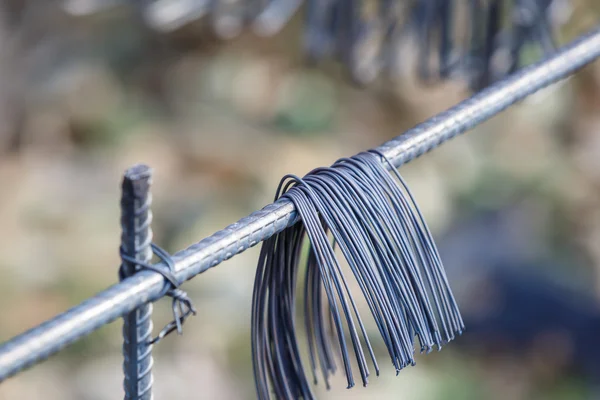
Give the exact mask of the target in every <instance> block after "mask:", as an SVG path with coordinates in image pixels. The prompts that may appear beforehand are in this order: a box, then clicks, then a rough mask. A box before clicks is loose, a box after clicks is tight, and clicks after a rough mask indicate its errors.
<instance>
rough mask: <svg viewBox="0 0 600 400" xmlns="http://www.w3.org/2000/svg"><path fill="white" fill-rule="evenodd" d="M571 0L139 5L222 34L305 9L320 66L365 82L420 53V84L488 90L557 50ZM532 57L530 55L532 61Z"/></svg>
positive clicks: (173, 0)
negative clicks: (327, 64)
mask: <svg viewBox="0 0 600 400" xmlns="http://www.w3.org/2000/svg"><path fill="white" fill-rule="evenodd" d="M567 1H568V0H149V1H144V2H137V4H139V5H140V6H141V7H142V9H143V14H144V16H145V19H146V21H147V22H148V23H149V24H150V25H151V26H153V27H154V28H156V29H158V30H161V31H171V30H176V29H178V28H181V27H182V26H185V25H187V24H190V23H191V22H193V21H197V20H200V19H202V18H203V17H208V18H209V20H210V21H211V24H212V26H213V28H214V30H215V32H217V34H219V35H220V36H222V37H226V38H229V37H233V36H235V35H237V34H238V33H240V32H241V31H242V30H243V27H244V26H246V25H249V26H251V27H252V30H253V31H254V32H255V33H257V34H259V35H263V36H268V35H273V34H275V33H277V32H279V31H280V30H281V29H282V28H283V27H284V26H285V25H286V24H287V23H288V22H289V21H290V20H291V19H292V18H293V17H294V15H296V14H297V12H298V11H299V10H301V9H304V25H305V27H304V34H303V43H304V49H305V52H306V53H307V55H308V58H309V59H310V60H312V61H314V62H317V61H321V60H325V59H336V60H338V61H340V62H342V63H343V64H344V65H345V66H346V67H347V70H348V71H349V72H350V76H351V77H352V78H353V79H354V80H355V81H356V82H358V83H367V82H370V81H372V80H374V79H376V78H377V77H378V76H381V75H390V74H394V73H395V71H397V70H398V69H399V63H406V59H407V57H406V54H403V51H406V45H405V44H406V43H407V42H408V43H412V44H413V47H415V48H416V52H417V59H418V61H417V69H418V75H419V77H420V78H421V79H424V80H426V81H431V80H436V79H447V78H454V79H462V80H465V81H466V82H467V83H468V84H469V85H470V86H471V87H472V88H473V89H481V88H483V87H485V86H487V85H489V84H490V83H492V82H494V81H497V80H499V79H501V78H503V77H505V76H506V75H508V74H510V73H512V72H514V71H515V70H516V69H517V68H518V67H519V66H521V65H522V64H523V63H524V62H525V60H526V58H528V56H529V53H531V52H532V51H533V52H535V51H536V50H537V51H538V53H541V55H542V56H545V55H548V54H549V53H550V52H552V51H553V50H554V43H555V41H554V28H555V27H556V26H557V25H559V24H560V19H561V18H560V17H561V15H563V14H564V13H565V12H564V10H565V8H564V7H561V6H562V5H564V3H565V2H567ZM529 58H530V57H529Z"/></svg>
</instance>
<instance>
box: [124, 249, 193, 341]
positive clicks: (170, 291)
mask: <svg viewBox="0 0 600 400" xmlns="http://www.w3.org/2000/svg"><path fill="white" fill-rule="evenodd" d="M150 246H151V248H152V253H154V255H156V256H157V257H158V258H160V259H161V260H162V261H164V262H165V264H167V266H168V267H169V269H168V270H166V269H163V268H158V267H156V266H154V265H152V264H149V263H146V262H143V261H140V260H137V259H135V258H134V257H131V256H129V255H127V254H125V250H124V249H123V247H121V248H120V249H119V252H120V255H121V259H122V260H123V261H127V262H129V263H131V264H134V265H136V266H139V267H141V268H144V269H147V270H150V271H153V272H156V273H158V274H160V275H162V276H163V277H164V278H165V280H166V281H167V282H168V283H169V284H168V285H167V287H166V290H165V292H164V293H163V295H162V296H169V297H171V298H172V299H173V302H172V305H171V307H172V310H173V321H171V322H169V323H168V324H166V325H165V326H164V328H163V329H162V330H161V331H160V332H159V333H158V335H157V336H156V337H155V338H153V339H151V340H150V341H148V345H152V344H156V343H158V342H160V341H161V340H162V339H164V338H165V337H166V336H167V335H168V334H170V333H171V332H173V331H175V330H176V331H177V333H178V334H179V335H182V334H183V323H184V322H185V320H186V319H187V318H188V317H189V316H191V315H196V308H195V307H194V304H193V303H192V300H191V299H190V298H189V296H188V294H187V293H186V292H185V291H184V290H182V289H180V288H179V286H180V283H179V281H178V280H177V278H176V277H175V275H174V272H175V261H173V258H172V257H171V255H170V254H169V253H168V252H167V251H165V250H164V249H162V248H160V247H159V246H158V245H156V244H154V243H151V244H150ZM124 277H125V274H124V271H123V264H121V267H120V268H119V278H120V279H121V280H122V279H124ZM162 296H161V297H162Z"/></svg>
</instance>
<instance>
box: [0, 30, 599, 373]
mask: <svg viewBox="0 0 600 400" xmlns="http://www.w3.org/2000/svg"><path fill="white" fill-rule="evenodd" d="M599 56H600V30H599V29H598V28H596V29H595V30H594V31H592V32H590V33H588V34H587V35H584V36H582V37H581V38H579V39H577V40H576V41H574V42H573V43H571V44H570V45H568V46H566V47H564V48H562V49H561V50H560V51H558V52H557V53H556V54H554V55H553V56H551V57H549V58H548V59H546V60H544V61H541V62H539V63H536V64H534V65H532V66H530V67H527V68H525V69H523V70H521V71H519V72H518V73H516V74H514V75H512V76H510V77H508V78H507V79H505V80H503V81H501V82H498V83H496V84H494V85H492V86H490V87H489V88H487V89H486V90H483V91H482V92H480V93H478V94H476V95H475V96H473V97H471V98H469V99H467V100H465V101H463V102H462V103H460V104H458V105H457V106H455V107H453V108H451V109H449V110H448V111H445V112H443V113H441V114H439V115H437V116H435V117H433V118H431V119H429V120H428V121H426V122H425V123H423V124H420V125H418V126H416V127H415V128H413V129H411V130H409V131H408V132H406V133H405V134H403V135H401V136H398V137H396V138H395V139H392V140H390V141H389V142H386V143H385V144H383V145H382V146H380V147H379V148H378V149H377V150H379V151H381V152H382V153H384V154H385V155H386V156H387V157H388V158H389V159H390V160H391V161H392V163H393V164H394V165H395V166H396V167H399V166H400V165H402V164H404V163H407V162H408V161H410V160H412V159H414V158H416V157H418V156H420V155H422V154H424V153H426V152H428V151H429V150H431V149H433V148H435V147H437V146H438V145H440V144H441V143H443V142H445V141H446V140H448V139H451V138H453V137H454V136H456V135H458V134H461V133H464V132H465V131H467V130H469V129H471V128H473V127H474V126H476V125H478V124H480V123H481V122H484V121H486V120H487V119H489V118H491V117H492V116H494V115H495V114H498V113H499V112H501V111H502V110H504V109H506V108H507V107H509V106H510V105H512V104H514V103H516V102H518V101H520V100H522V99H524V98H525V97H527V96H529V95H531V94H533V93H534V92H536V91H538V90H540V89H542V88H544V87H546V86H548V85H550V84H552V83H554V82H557V81H559V80H561V79H564V78H565V77H567V76H569V75H570V74H572V73H573V72H575V71H576V70H578V69H579V68H581V67H583V66H584V65H586V64H588V63H590V62H591V61H593V60H594V59H596V58H598V57H599ZM296 218H297V216H296V212H295V210H294V206H293V205H292V204H291V203H290V202H289V201H285V200H279V201H276V202H275V203H272V204H270V205H268V206H266V207H265V208H263V209H262V210H260V211H257V212H255V213H252V214H251V215H249V216H247V217H245V218H242V219H241V220H239V221H238V222H236V223H234V224H233V225H230V226H228V227H227V228H225V229H223V230H221V231H219V232H217V233H215V234H214V235H212V236H210V237H208V238H206V239H203V240H202V241H200V242H198V243H196V244H194V245H192V246H190V247H188V248H187V249H185V250H183V251H180V252H179V253H177V254H175V255H174V257H173V258H174V260H175V262H176V276H177V278H178V279H179V280H180V281H185V280H188V279H191V278H192V277H194V276H196V275H198V274H200V273H202V272H204V271H206V270H207V269H209V268H211V267H214V266H215V265H217V264H220V263H221V262H223V261H225V260H227V259H229V258H231V257H233V256H234V255H236V254H238V253H241V252H242V251H244V250H246V249H247V248H249V247H251V246H254V245H256V244H257V243H259V242H261V241H263V240H266V239H268V238H269V237H271V236H272V235H274V234H275V233H278V232H280V231H282V230H283V229H285V228H286V227H288V226H290V225H292V224H293V223H295V222H296ZM162 267H164V268H166V266H165V265H162ZM165 285H166V282H165V280H164V278H163V277H162V276H161V275H159V274H157V273H154V272H149V271H141V272H138V273H137V274H135V275H134V276H132V277H130V278H127V279H125V280H124V281H122V282H120V283H117V284H115V285H113V286H111V287H110V288H108V289H106V290H105V291H103V292H101V293H99V294H97V295H96V296H94V297H92V298H90V299H88V300H86V301H84V302H82V303H81V304H79V305H77V306H75V307H73V308H71V309H70V310H68V311H66V312H64V313H62V314H60V315H58V316H56V317H54V318H52V319H50V320H48V321H46V322H44V323H42V324H41V325H38V326H37V327H34V328H32V329H30V330H28V331H27V332H25V333H23V334H21V335H19V336H16V337H15V338H13V339H11V340H9V341H7V342H5V343H4V344H2V346H0V381H2V380H4V379H6V378H7V377H10V376H12V375H14V374H16V373H17V372H19V371H20V370H22V369H24V368H26V367H28V366H30V365H32V364H34V363H36V362H39V361H41V360H43V359H45V358H46V357H48V356H50V355H52V354H54V353H56V352H57V351H59V350H60V349H61V348H63V347H64V346H66V345H68V344H70V343H73V342H74V341H76V340H77V339H79V338H81V337H82V336H84V335H87V334H89V333H91V332H92V331H94V330H96V329H98V328H99V327H101V326H102V325H104V324H107V323H109V322H112V321H114V320H115V319H117V318H119V317H121V316H123V315H125V314H127V313H128V312H130V311H132V310H133V309H135V308H137V307H139V306H140V305H143V304H145V303H147V302H150V301H155V300H157V299H158V298H159V297H160V296H161V294H162V293H164V290H163V289H164V286H165Z"/></svg>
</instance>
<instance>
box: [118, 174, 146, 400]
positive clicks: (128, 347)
mask: <svg viewBox="0 0 600 400" xmlns="http://www.w3.org/2000/svg"><path fill="white" fill-rule="evenodd" d="M151 184H152V170H151V169H150V168H149V167H148V166H146V165H142V164H138V165H135V166H133V167H131V168H129V169H128V170H127V171H126V172H125V176H124V177H123V185H122V197H121V254H123V255H124V256H128V257H129V258H133V259H135V260H139V261H141V262H150V260H152V249H151V247H150V244H151V243H152V229H151V227H150V224H151V223H152V211H151V210H150V205H151V204H152V195H151V193H150V186H151ZM139 271H140V267H139V265H136V264H134V263H132V262H129V261H127V260H125V259H123V260H122V264H121V270H120V273H119V278H120V279H121V280H123V279H127V278H128V277H130V276H133V275H134V274H136V273H137V272H139ZM151 339H152V303H146V304H143V305H141V306H139V307H138V308H136V309H135V310H133V311H131V312H130V313H128V314H127V315H125V316H124V317H123V373H124V374H125V379H124V381H123V388H124V390H125V400H152V398H153V397H152V380H153V378H152V364H153V360H152V345H151V344H150V343H149V341H150V340H151Z"/></svg>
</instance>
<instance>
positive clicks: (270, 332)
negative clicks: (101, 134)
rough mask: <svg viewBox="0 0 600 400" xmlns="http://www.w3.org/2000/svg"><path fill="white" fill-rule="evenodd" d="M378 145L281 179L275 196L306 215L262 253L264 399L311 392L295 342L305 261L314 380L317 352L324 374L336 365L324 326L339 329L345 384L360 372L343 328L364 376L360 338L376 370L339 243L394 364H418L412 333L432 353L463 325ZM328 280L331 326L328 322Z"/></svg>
mask: <svg viewBox="0 0 600 400" xmlns="http://www.w3.org/2000/svg"><path fill="white" fill-rule="evenodd" d="M376 153H377V152H375V153H373V152H367V153H361V154H359V155H356V156H354V157H351V158H343V159H340V160H338V161H337V162H336V163H335V164H334V165H333V166H332V167H329V168H317V169H315V170H313V171H312V172H311V173H309V174H308V175H306V176H305V177H304V178H302V179H301V178H298V177H296V176H294V175H288V176H285V177H284V178H283V180H282V181H281V183H280V185H279V188H278V190H277V194H276V198H279V197H283V198H289V199H290V200H291V201H292V202H293V203H294V205H295V207H296V209H297V210H298V213H299V215H300V221H301V223H300V224H297V225H294V226H291V227H289V228H287V229H285V230H284V231H283V232H280V233H278V234H277V235H276V236H274V237H272V238H271V239H269V240H268V241H266V242H265V243H264V244H263V247H262V249H261V255H260V257H259V263H258V267H257V275H256V281H255V286H254V291H253V296H252V318H251V331H252V334H251V341H252V349H253V350H252V356H253V365H254V371H255V382H256V391H257V395H258V398H259V399H261V400H268V399H269V398H270V396H271V395H270V393H271V391H272V392H274V396H275V398H277V399H289V400H292V399H297V398H304V399H312V398H314V395H313V393H312V392H311V390H310V387H309V383H308V379H307V375H306V373H305V371H304V369H303V361H302V356H301V354H300V352H299V350H298V349H299V346H298V343H297V333H296V331H297V329H296V328H297V327H296V324H295V320H296V317H295V314H296V307H295V304H296V298H297V296H296V291H297V286H298V284H299V283H298V275H299V274H300V271H301V264H303V263H305V264H306V265H305V268H306V271H307V272H306V273H305V276H306V277H307V278H306V280H305V281H304V282H303V283H301V284H303V285H304V290H303V293H304V310H305V315H304V321H305V329H306V332H307V333H308V337H307V338H308V348H309V356H308V358H309V361H310V365H311V370H312V377H313V381H315V380H316V376H317V373H316V369H317V366H316V365H317V364H316V360H317V359H318V360H319V361H320V367H321V372H322V373H323V375H324V378H325V381H326V382H327V378H328V376H329V375H330V374H331V373H333V372H332V368H331V366H330V365H329V364H328V363H327V361H326V360H327V359H329V358H330V357H331V349H330V347H331V345H330V343H326V344H324V343H323V339H324V338H325V337H326V336H328V334H333V337H334V338H335V339H334V340H336V346H335V347H336V348H337V347H339V352H340V354H341V358H342V363H343V366H344V369H343V370H344V373H345V375H346V378H347V381H348V388H351V387H353V386H354V384H355V382H354V377H353V372H352V368H351V364H350V358H351V355H350V351H349V349H348V342H347V338H346V336H347V335H348V336H349V339H350V343H351V344H352V350H353V353H354V355H355V358H356V362H357V365H358V368H359V372H360V376H361V380H362V383H363V386H366V385H367V383H368V377H369V375H370V372H369V367H368V362H367V357H366V355H365V354H366V352H365V350H364V348H363V346H366V348H367V352H368V353H369V356H370V359H371V362H372V363H373V365H374V367H375V371H376V373H377V375H379V366H378V363H377V360H376V358H375V354H374V351H373V348H372V345H371V342H370V339H369V336H368V334H367V330H366V328H365V324H364V323H363V320H362V317H361V315H360V313H359V311H358V307H357V303H356V301H355V297H354V295H353V294H352V291H351V290H350V287H349V278H347V277H346V275H345V273H344V269H345V268H341V266H340V264H339V262H338V260H337V257H336V255H335V251H334V245H337V246H339V248H340V249H341V252H342V254H343V256H344V258H345V259H346V261H347V263H348V266H349V269H350V271H351V272H352V275H353V276H354V278H355V279H356V282H357V283H358V285H359V287H360V290H361V292H362V294H363V296H364V298H365V301H366V303H367V305H368V306H369V309H370V311H371V315H372V316H373V319H374V322H375V324H376V326H377V328H378V330H379V332H380V334H381V336H382V339H383V342H384V344H385V345H386V347H387V349H388V352H389V354H390V356H391V357H392V364H393V365H394V366H395V368H396V371H397V372H398V371H400V370H401V369H402V368H404V367H406V366H407V365H414V364H415V360H414V357H413V354H414V351H415V346H414V344H413V340H414V339H413V338H414V335H415V334H416V336H417V337H418V339H419V342H420V346H421V351H422V352H427V353H428V352H429V351H430V350H431V349H432V347H433V346H437V347H438V349H441V346H442V343H447V342H449V341H451V340H452V339H454V337H455V334H461V333H462V331H463V330H464V324H463V322H462V318H461V316H460V312H459V310H458V306H457V305H456V301H455V300H454V297H453V295H452V292H451V290H450V287H449V284H448V280H447V278H446V275H445V272H444V269H443V266H442V264H441V260H440V259H439V257H437V249H436V248H435V244H434V243H433V240H432V238H431V235H430V234H429V230H428V229H427V226H426V224H425V222H424V220H423V217H422V215H421V213H420V212H419V211H418V207H417V205H416V203H415V202H414V198H413V197H412V195H411V194H410V191H409V190H408V188H407V187H406V185H405V183H404V181H402V179H401V177H400V176H399V175H398V174H397V173H396V175H397V177H398V178H399V180H398V181H394V180H393V179H392V176H391V175H390V174H389V173H388V172H387V171H386V170H385V168H384V166H383V165H382V164H381V161H380V158H383V159H385V157H384V156H383V155H381V154H376ZM402 189H404V190H402ZM305 236H306V237H308V238H309V242H310V247H309V256H308V257H306V258H305V257H303V256H302V253H301V252H300V249H301V248H302V244H303V242H304V238H305ZM332 240H333V242H332ZM302 260H304V261H302ZM319 278H320V279H319ZM322 290H324V291H325V294H326V297H327V304H328V306H327V307H325V309H326V310H327V311H326V313H327V314H329V315H330V316H331V317H332V320H333V325H334V332H329V333H327V332H326V330H325V326H324V325H325V321H324V319H323V317H322V307H323V306H322V304H321V297H320V296H321V291H322ZM440 325H441V326H442V327H443V333H444V336H443V337H442V334H441V331H440V328H439V326H440ZM316 344H320V345H316Z"/></svg>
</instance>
